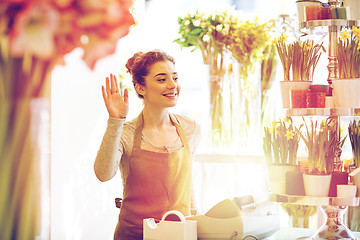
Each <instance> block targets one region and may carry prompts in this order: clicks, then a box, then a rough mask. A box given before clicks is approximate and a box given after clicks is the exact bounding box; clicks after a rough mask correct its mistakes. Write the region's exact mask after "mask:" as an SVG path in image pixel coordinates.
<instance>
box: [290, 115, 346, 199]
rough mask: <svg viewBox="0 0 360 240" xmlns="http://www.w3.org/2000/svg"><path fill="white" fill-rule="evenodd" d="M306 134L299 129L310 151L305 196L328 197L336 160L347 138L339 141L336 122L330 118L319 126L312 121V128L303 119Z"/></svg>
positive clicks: (305, 177)
mask: <svg viewBox="0 0 360 240" xmlns="http://www.w3.org/2000/svg"><path fill="white" fill-rule="evenodd" d="M303 121H304V124H302V125H301V126H303V125H305V130H306V131H305V134H303V133H302V132H301V131H300V129H297V132H298V133H299V135H300V137H301V139H302V140H303V141H304V143H305V146H306V148H307V151H308V171H307V173H304V175H303V176H304V187H305V194H306V195H309V196H328V194H329V189H330V181H331V173H332V172H333V170H334V159H335V157H338V153H339V149H341V147H342V145H343V143H344V141H345V138H343V139H342V140H340V139H338V137H337V132H336V125H337V123H336V120H335V118H334V117H328V118H327V119H325V120H322V121H321V123H320V125H319V126H318V122H317V121H315V122H314V121H313V120H310V127H309V126H308V125H307V123H306V121H305V118H304V117H303Z"/></svg>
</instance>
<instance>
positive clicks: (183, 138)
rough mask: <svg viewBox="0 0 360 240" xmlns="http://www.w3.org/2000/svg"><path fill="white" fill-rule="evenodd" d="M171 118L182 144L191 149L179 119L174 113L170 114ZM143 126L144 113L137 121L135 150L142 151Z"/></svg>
mask: <svg viewBox="0 0 360 240" xmlns="http://www.w3.org/2000/svg"><path fill="white" fill-rule="evenodd" d="M169 116H170V120H171V122H172V123H173V124H174V125H175V127H176V130H177V132H178V134H179V136H180V140H181V142H182V144H183V145H184V147H185V148H187V149H189V150H190V148H189V143H188V141H187V139H186V136H185V133H184V130H183V128H182V127H181V126H180V123H179V121H178V119H177V118H176V116H175V115H174V114H172V113H170V114H169ZM143 125H144V116H143V112H141V113H140V115H139V116H138V117H137V119H136V128H135V133H134V142H133V149H134V150H135V149H140V146H141V136H142V135H141V132H142V129H143Z"/></svg>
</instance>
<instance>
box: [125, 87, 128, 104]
mask: <svg viewBox="0 0 360 240" xmlns="http://www.w3.org/2000/svg"><path fill="white" fill-rule="evenodd" d="M124 102H125V103H128V102H129V92H128V89H127V88H125V90H124Z"/></svg>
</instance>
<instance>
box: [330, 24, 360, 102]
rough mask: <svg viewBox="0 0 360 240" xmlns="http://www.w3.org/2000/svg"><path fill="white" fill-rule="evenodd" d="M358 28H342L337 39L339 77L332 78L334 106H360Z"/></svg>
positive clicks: (359, 40)
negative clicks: (359, 90)
mask: <svg viewBox="0 0 360 240" xmlns="http://www.w3.org/2000/svg"><path fill="white" fill-rule="evenodd" d="M359 49H360V28H359V27H352V29H351V30H350V32H349V31H348V30H344V31H343V32H342V33H341V34H340V37H339V39H338V41H337V60H338V72H339V79H334V80H333V87H334V104H335V107H343V108H355V107H360V96H359V94H358V89H359V88H360V50H359Z"/></svg>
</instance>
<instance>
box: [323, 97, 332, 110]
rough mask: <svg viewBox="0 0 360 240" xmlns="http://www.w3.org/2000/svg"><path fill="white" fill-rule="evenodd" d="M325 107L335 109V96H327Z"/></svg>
mask: <svg viewBox="0 0 360 240" xmlns="http://www.w3.org/2000/svg"><path fill="white" fill-rule="evenodd" d="M325 107H326V108H333V107H334V97H333V96H326V97H325Z"/></svg>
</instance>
